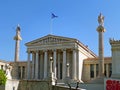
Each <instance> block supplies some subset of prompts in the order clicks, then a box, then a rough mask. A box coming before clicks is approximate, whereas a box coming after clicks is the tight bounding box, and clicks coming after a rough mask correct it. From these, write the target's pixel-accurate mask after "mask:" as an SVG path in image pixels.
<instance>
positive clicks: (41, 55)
mask: <svg viewBox="0 0 120 90" xmlns="http://www.w3.org/2000/svg"><path fill="white" fill-rule="evenodd" d="M43 68H44V67H43V53H41V54H40V79H42V78H43Z"/></svg>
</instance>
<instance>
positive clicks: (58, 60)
mask: <svg viewBox="0 0 120 90" xmlns="http://www.w3.org/2000/svg"><path fill="white" fill-rule="evenodd" d="M58 79H60V53H58Z"/></svg>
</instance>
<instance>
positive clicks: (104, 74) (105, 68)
mask: <svg viewBox="0 0 120 90" xmlns="http://www.w3.org/2000/svg"><path fill="white" fill-rule="evenodd" d="M104 75H105V76H107V73H106V64H104Z"/></svg>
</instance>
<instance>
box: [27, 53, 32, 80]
mask: <svg viewBox="0 0 120 90" xmlns="http://www.w3.org/2000/svg"><path fill="white" fill-rule="evenodd" d="M30 68H31V67H30V52H28V62H27V70H28V71H27V79H30Z"/></svg>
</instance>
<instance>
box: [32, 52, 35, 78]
mask: <svg viewBox="0 0 120 90" xmlns="http://www.w3.org/2000/svg"><path fill="white" fill-rule="evenodd" d="M34 76H35V53H34V52H32V79H34Z"/></svg>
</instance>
